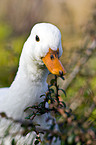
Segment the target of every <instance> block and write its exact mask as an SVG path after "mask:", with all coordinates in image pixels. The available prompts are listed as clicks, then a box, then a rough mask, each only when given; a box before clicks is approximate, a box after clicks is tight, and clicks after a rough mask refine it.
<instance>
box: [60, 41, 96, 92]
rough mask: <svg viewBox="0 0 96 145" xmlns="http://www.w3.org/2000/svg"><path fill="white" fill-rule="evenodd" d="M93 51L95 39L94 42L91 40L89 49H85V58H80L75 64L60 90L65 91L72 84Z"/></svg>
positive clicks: (95, 47)
mask: <svg viewBox="0 0 96 145" xmlns="http://www.w3.org/2000/svg"><path fill="white" fill-rule="evenodd" d="M95 50H96V38H94V40H93V42H92V44H91V45H90V47H89V48H87V50H86V52H85V56H83V57H81V59H80V60H79V61H78V62H77V64H76V66H75V68H74V69H73V71H72V73H71V74H70V75H69V76H68V78H67V79H65V81H64V82H63V84H62V88H63V89H64V90H66V89H67V88H68V87H69V85H70V84H71V83H72V81H73V80H74V78H75V77H76V75H77V74H78V73H79V72H80V70H81V68H82V67H83V66H84V64H85V63H86V62H87V61H88V60H89V58H90V57H91V56H92V55H93V53H94V51H95ZM59 81H60V80H59Z"/></svg>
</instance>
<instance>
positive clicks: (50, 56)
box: [42, 48, 66, 76]
mask: <svg viewBox="0 0 96 145" xmlns="http://www.w3.org/2000/svg"><path fill="white" fill-rule="evenodd" d="M42 61H43V62H44V64H45V65H46V67H47V68H48V70H49V71H50V72H51V73H52V74H55V75H59V76H63V75H64V74H65V73H66V71H65V69H64V67H63V65H62V64H61V62H60V60H59V48H58V49H57V51H53V50H52V49H51V48H49V52H48V53H47V54H46V56H45V57H43V58H42Z"/></svg>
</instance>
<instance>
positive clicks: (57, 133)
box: [25, 76, 96, 145]
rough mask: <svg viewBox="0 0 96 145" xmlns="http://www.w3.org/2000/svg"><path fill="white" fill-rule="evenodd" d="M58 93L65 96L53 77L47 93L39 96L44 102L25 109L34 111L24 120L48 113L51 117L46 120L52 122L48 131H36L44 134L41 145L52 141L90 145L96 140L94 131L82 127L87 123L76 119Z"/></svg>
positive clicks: (67, 144) (90, 128) (89, 127)
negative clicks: (47, 105)
mask: <svg viewBox="0 0 96 145" xmlns="http://www.w3.org/2000/svg"><path fill="white" fill-rule="evenodd" d="M61 79H63V80H64V78H63V77H61ZM59 91H62V92H63V93H64V95H65V96H66V93H65V91H64V90H63V89H61V88H59V85H58V83H57V76H55V78H54V79H52V80H51V81H50V85H49V86H48V91H47V92H46V93H45V94H43V95H41V96H40V97H42V96H45V99H44V101H43V102H41V103H40V104H38V105H34V106H31V107H28V108H27V109H29V108H32V109H35V110H36V111H34V112H33V113H32V114H30V115H29V116H28V117H27V118H26V119H29V120H30V119H31V120H33V119H34V117H35V116H38V115H42V114H44V113H49V112H50V114H51V116H50V117H48V118H47V120H46V123H47V122H48V121H50V120H51V122H52V123H51V125H50V127H49V129H48V130H47V129H45V130H44V129H39V130H38V134H39V133H41V132H42V133H43V134H44V140H43V141H42V143H41V144H42V145H43V144H46V143H49V144H52V143H53V140H54V142H57V141H58V140H59V141H60V142H61V144H62V145H65V144H66V145H70V144H72V145H83V144H88V145H91V144H92V143H93V141H95V139H96V130H93V128H92V126H91V125H84V124H87V123H86V122H81V121H80V120H78V119H77V118H76V115H74V114H73V113H72V110H71V109H70V108H68V107H67V106H66V103H65V102H64V101H60V95H59ZM46 103H47V104H49V107H46ZM25 111H26V110H25ZM56 126H57V128H58V130H57V129H56ZM86 126H87V127H86ZM35 131H36V128H35ZM54 138H55V139H54ZM39 142H40V140H38V139H37V141H36V143H37V144H39Z"/></svg>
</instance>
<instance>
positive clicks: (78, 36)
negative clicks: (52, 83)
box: [0, 0, 96, 123]
mask: <svg viewBox="0 0 96 145" xmlns="http://www.w3.org/2000/svg"><path fill="white" fill-rule="evenodd" d="M38 22H50V23H52V24H55V25H56V26H57V27H58V28H59V29H60V31H61V34H62V46H63V56H62V57H61V61H62V63H63V65H64V67H65V68H66V70H67V75H66V78H68V76H69V74H70V73H71V72H72V71H73V70H74V67H75V66H76V65H77V62H78V61H79V60H80V58H81V57H82V56H83V57H84V56H85V50H86V49H87V48H88V47H89V46H90V44H91V43H92V41H93V39H95V38H96V36H95V34H96V1H95V0H89V1H88V0H78V1H77V0H35V1H34V0H30V1H28V0H23V1H20V0H14V1H13V0H0V87H9V86H10V84H11V82H12V81H13V79H14V76H15V74H16V71H17V68H18V62H19V57H20V53H21V50H22V47H23V44H24V42H25V40H26V39H27V37H28V35H29V34H30V30H31V28H32V26H33V25H34V24H35V23H38ZM60 85H61V87H62V86H63V84H62V83H61V84H60ZM66 93H67V97H66V98H65V96H64V95H61V96H62V98H63V99H64V101H66V103H67V104H68V106H70V107H71V108H72V109H73V111H74V112H75V113H76V114H77V115H78V118H79V119H82V118H83V117H84V116H88V115H89V118H90V119H91V121H94V123H96V122H95V120H96V117H95V116H96V109H95V107H94V106H95V103H96V52H94V54H93V55H92V56H91V58H90V59H89V60H88V61H87V62H86V63H85V64H84V65H83V66H82V69H80V72H79V73H78V74H77V75H76V77H75V78H74V79H73V80H72V82H71V84H70V85H69V86H68V88H67V89H66ZM90 110H91V111H90Z"/></svg>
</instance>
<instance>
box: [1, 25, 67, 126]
mask: <svg viewBox="0 0 96 145" xmlns="http://www.w3.org/2000/svg"><path fill="white" fill-rule="evenodd" d="M62 52H63V50H62V44H61V32H60V30H59V29H58V28H57V26H55V25H53V24H50V23H37V24H35V25H34V26H33V28H32V30H31V33H30V35H29V37H28V39H27V40H26V42H25V43H24V46H23V49H22V52H21V56H20V61H19V67H18V70H17V73H16V76H15V79H14V81H13V82H12V84H11V85H10V87H9V88H7V87H6V88H0V113H2V112H4V113H5V114H6V115H7V117H9V118H10V117H11V118H13V119H14V120H24V119H25V117H26V116H28V115H29V113H30V112H24V110H25V109H26V108H27V107H28V106H32V105H35V104H39V103H40V102H42V101H43V99H44V97H42V98H40V95H42V94H44V93H45V92H46V91H47V90H48V84H47V77H48V74H49V72H50V73H52V74H54V75H58V76H60V75H65V73H66V71H65V68H64V67H63V65H62V63H61V61H60V59H59V58H60V57H61V55H62ZM44 118H46V115H41V117H40V116H38V117H37V118H36V119H35V120H34V122H35V123H39V124H40V126H41V127H44V124H45V126H46V123H44V121H42V120H44Z"/></svg>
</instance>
